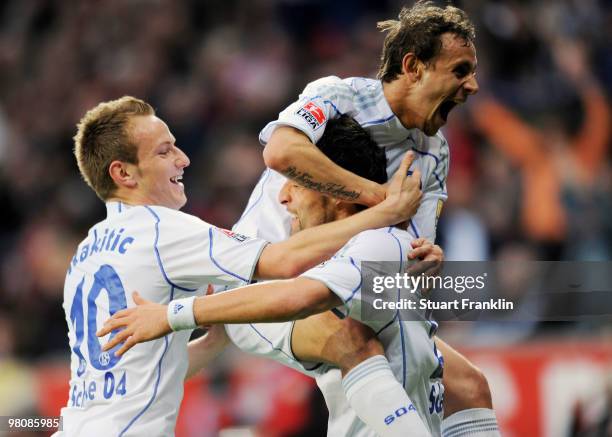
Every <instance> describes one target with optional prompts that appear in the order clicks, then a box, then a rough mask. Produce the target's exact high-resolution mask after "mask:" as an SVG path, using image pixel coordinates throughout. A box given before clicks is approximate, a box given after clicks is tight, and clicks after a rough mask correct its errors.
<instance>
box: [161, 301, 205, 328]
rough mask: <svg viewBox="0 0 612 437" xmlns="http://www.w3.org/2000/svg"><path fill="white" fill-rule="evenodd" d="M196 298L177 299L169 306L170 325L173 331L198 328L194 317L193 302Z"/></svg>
mask: <svg viewBox="0 0 612 437" xmlns="http://www.w3.org/2000/svg"><path fill="white" fill-rule="evenodd" d="M194 300H195V296H192V297H185V298H183V299H175V300H173V301H171V302H170V304H169V305H168V311H167V313H166V314H167V317H168V324H169V325H170V328H172V330H173V331H182V330H183V329H195V328H197V327H198V325H197V324H196V321H195V316H194V315H193V301H194Z"/></svg>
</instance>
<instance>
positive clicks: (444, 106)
mask: <svg viewBox="0 0 612 437" xmlns="http://www.w3.org/2000/svg"><path fill="white" fill-rule="evenodd" d="M455 106H457V102H455V101H453V100H445V101H443V102H442V103H441V104H440V108H439V111H440V116H441V117H442V120H444V121H445V122H446V120H447V119H448V114H450V112H451V110H452V109H453V108H454V107H455Z"/></svg>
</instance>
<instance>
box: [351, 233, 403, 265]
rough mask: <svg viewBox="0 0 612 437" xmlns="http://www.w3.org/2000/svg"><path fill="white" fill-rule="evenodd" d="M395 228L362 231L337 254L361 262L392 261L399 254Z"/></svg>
mask: <svg viewBox="0 0 612 437" xmlns="http://www.w3.org/2000/svg"><path fill="white" fill-rule="evenodd" d="M399 232H402V231H401V230H399V229H396V228H389V227H387V228H379V229H371V230H367V231H363V232H361V233H359V234H357V235H356V236H354V237H353V238H352V239H351V240H350V241H349V242H348V243H347V244H346V245H345V246H344V247H343V248H342V249H341V251H340V252H339V254H341V255H342V256H346V257H353V258H356V259H359V260H361V261H393V260H395V259H396V257H397V254H398V253H399V246H398V239H397V237H396V236H395V234H396V233H399Z"/></svg>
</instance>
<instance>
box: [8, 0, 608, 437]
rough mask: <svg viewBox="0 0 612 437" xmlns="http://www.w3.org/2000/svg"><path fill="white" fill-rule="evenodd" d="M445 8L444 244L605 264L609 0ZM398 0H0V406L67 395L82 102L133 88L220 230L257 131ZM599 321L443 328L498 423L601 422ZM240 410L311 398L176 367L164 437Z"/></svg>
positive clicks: (342, 60) (276, 383)
mask: <svg viewBox="0 0 612 437" xmlns="http://www.w3.org/2000/svg"><path fill="white" fill-rule="evenodd" d="M456 3H457V4H458V5H459V6H461V7H463V8H464V9H466V10H467V12H468V13H469V14H470V16H471V17H472V19H473V20H474V21H475V23H476V25H477V33H478V44H477V49H478V61H479V67H478V79H479V81H480V89H481V93H480V94H479V96H478V97H476V98H473V99H471V100H470V102H469V103H468V105H466V107H465V108H461V109H459V110H455V111H454V112H453V114H452V116H451V117H450V120H449V123H448V125H447V126H446V127H445V129H444V131H445V134H446V136H447V138H448V139H449V142H450V144H451V154H452V160H451V162H452V166H451V170H450V176H449V181H448V191H449V201H448V202H447V205H446V206H445V208H444V212H443V215H442V219H441V223H440V232H439V233H440V243H441V244H442V245H443V247H444V248H445V249H446V254H447V258H448V259H454V260H485V259H488V260H502V261H503V260H529V259H540V260H610V259H611V258H612V170H611V166H610V164H611V160H610V157H611V154H610V147H609V146H610V143H611V141H610V122H611V117H610V106H609V103H608V102H609V96H610V95H611V92H612V52H611V49H610V43H611V41H612V38H611V36H612V35H611V33H612V32H611V29H612V12H611V11H612V10H611V8H610V4H609V3H606V2H605V1H604V0H599V1H598V0H554V1H551V0H539V1H521V0H498V1H483V0H471V1H461V2H456ZM401 5H402V3H401V2H398V1H393V0H385V1H366V0H354V1H348V0H345V1H329V2H324V1H322V0H321V1H316V0H312V1H309V0H253V1H233V0H224V1H220V0H210V1H206V2H203V1H198V0H191V1H186V0H185V1H170V0H168V1H162V0H160V1H153V0H125V1H115V0H109V1H103V2H96V1H76V0H74V1H68V0H62V1H60V0H56V1H52V0H24V1H17V0H13V1H3V2H1V3H0V205H2V214H1V215H0V217H1V218H0V223H1V226H0V247H1V249H2V250H1V251H0V415H49V416H52V415H57V414H58V412H59V408H60V406H61V405H63V404H64V403H65V401H66V398H67V392H68V386H67V379H68V359H69V350H68V347H67V338H66V323H65V320H64V313H63V310H62V306H61V303H62V287H63V280H64V275H65V271H66V266H67V265H68V261H69V259H70V257H71V256H72V253H73V251H74V250H75V248H76V245H77V243H78V241H80V239H81V238H82V237H83V236H84V235H85V234H86V232H87V229H88V228H89V226H90V225H91V224H93V223H95V222H96V221H98V220H99V219H100V218H101V217H103V214H104V209H103V205H102V203H101V202H100V201H99V200H98V199H97V198H96V197H95V195H94V194H93V192H91V191H90V190H89V189H88V188H87V187H86V185H85V184H84V183H83V182H82V181H81V180H80V178H79V176H78V173H77V168H76V165H75V162H74V159H73V157H72V154H71V149H72V141H71V137H72V135H73V134H74V131H75V124H76V122H77V121H78V119H79V118H80V116H81V115H82V114H83V113H84V111H85V110H86V109H88V108H90V107H92V106H93V105H95V104H96V103H98V102H99V101H101V100H108V99H111V98H117V97H119V96H121V95H124V94H130V95H134V96H138V97H141V98H144V99H145V100H148V101H149V102H151V103H152V104H153V105H154V106H155V107H156V108H157V110H158V113H159V114H160V115H161V117H162V118H164V119H165V120H166V121H167V122H168V124H169V126H170V128H171V129H172V131H173V133H174V135H175V136H176V138H177V139H178V144H179V145H180V147H182V148H183V150H184V151H185V152H186V153H187V154H188V155H189V156H190V157H191V167H190V168H189V169H187V171H186V173H185V186H186V189H187V192H188V195H189V202H188V204H187V207H186V211H187V212H190V213H193V214H196V215H198V216H200V217H202V218H203V219H205V220H207V221H209V222H212V223H214V224H217V225H220V226H224V227H230V226H231V225H232V224H233V222H234V221H235V220H236V219H237V217H238V216H239V215H240V213H241V211H242V208H243V207H244V205H245V203H246V200H247V197H248V195H249V193H250V190H251V188H252V187H253V186H254V184H255V182H256V181H257V179H258V177H259V175H260V172H261V171H262V169H263V162H262V158H261V151H262V149H261V146H260V145H259V144H258V141H257V135H258V132H259V130H260V129H261V128H262V127H263V126H264V125H265V123H266V122H267V121H269V120H272V119H274V118H276V115H277V113H278V112H279V111H280V110H281V109H282V108H284V107H285V106H286V105H287V104H288V103H289V102H290V101H292V100H293V99H294V98H295V97H296V96H297V94H298V93H299V92H300V90H301V89H302V88H303V87H304V85H305V84H306V83H307V82H309V81H311V80H313V79H315V78H318V77H321V76H326V75H331V74H334V75H337V76H341V77H348V76H361V75H364V76H373V75H374V74H375V72H376V68H377V60H378V56H379V51H380V47H381V44H382V36H381V34H380V33H378V32H377V30H376V26H375V24H376V22H377V21H378V20H380V19H385V18H390V17H394V16H396V15H397V13H398V12H399V9H400V7H401ZM611 328H612V327H611V325H610V324H609V323H602V322H599V323H595V322H593V323H586V322H581V323H564V324H561V323H497V324H484V323H469V322H456V323H453V324H446V325H443V326H442V330H441V336H442V337H443V338H445V339H446V340H447V341H449V342H450V343H451V344H453V345H455V346H456V347H457V348H459V349H460V350H461V351H464V352H465V353H466V354H468V356H469V357H470V358H471V359H472V360H473V361H474V362H475V363H476V364H478V365H479V366H480V367H481V368H482V369H483V370H484V372H485V373H486V375H487V376H488V378H489V381H490V384H491V387H492V391H493V397H494V404H495V407H496V410H497V415H498V419H499V422H500V425H501V427H502V429H503V430H504V431H505V432H504V435H505V436H516V437H518V436H521V437H532V436H533V437H537V436H547V437H562V436H610V435H612V425H611V424H610V411H611V410H612V346H611V345H612V329H611ZM240 426H245V427H251V428H252V429H254V430H255V431H256V433H257V435H261V436H266V437H268V436H273V437H275V436H278V437H281V436H283V437H284V436H320V435H324V432H325V426H326V410H325V408H324V406H322V403H321V399H320V396H319V395H318V393H317V392H316V389H315V387H314V384H313V382H312V381H310V380H309V379H308V378H305V377H303V376H300V375H298V374H295V373H293V372H292V371H290V370H288V369H285V368H282V367H280V366H278V365H276V364H274V363H271V362H267V361H261V360H258V359H255V358H252V357H249V356H247V355H245V354H241V353H238V352H237V351H235V350H233V351H229V352H227V353H225V354H224V355H223V356H222V358H221V359H220V360H218V361H217V363H216V364H215V365H214V366H212V367H211V368H210V369H208V370H207V371H206V372H205V373H203V374H202V375H201V376H200V377H198V378H196V379H195V380H193V381H190V383H189V384H188V386H187V390H186V398H185V401H184V402H183V405H182V409H181V416H180V420H179V426H178V430H177V436H179V437H188V436H215V435H218V432H219V431H218V430H219V429H222V428H228V427H240ZM11 435H13V434H11ZM15 435H16V434H15ZM23 435H29V434H23ZM32 435H35V434H32Z"/></svg>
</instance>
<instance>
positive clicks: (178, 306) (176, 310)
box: [174, 303, 183, 314]
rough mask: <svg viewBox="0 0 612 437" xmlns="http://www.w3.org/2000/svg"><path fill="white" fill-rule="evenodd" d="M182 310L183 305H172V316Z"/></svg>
mask: <svg viewBox="0 0 612 437" xmlns="http://www.w3.org/2000/svg"><path fill="white" fill-rule="evenodd" d="M182 309H183V305H181V304H180V303H177V304H176V305H174V314H177V313H178V312H179V311H180V310H182Z"/></svg>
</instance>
